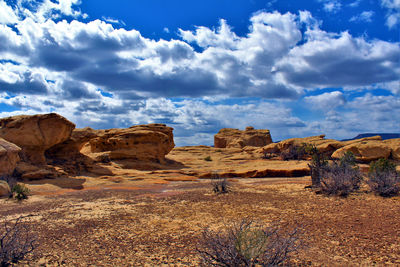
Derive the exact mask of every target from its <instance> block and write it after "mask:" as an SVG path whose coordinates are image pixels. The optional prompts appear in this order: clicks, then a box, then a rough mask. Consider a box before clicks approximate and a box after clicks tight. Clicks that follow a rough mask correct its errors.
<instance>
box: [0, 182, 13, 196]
mask: <svg viewBox="0 0 400 267" xmlns="http://www.w3.org/2000/svg"><path fill="white" fill-rule="evenodd" d="M10 191H11V190H10V186H9V185H8V183H7V182H6V181H2V180H0V198H1V197H8V196H9V195H10Z"/></svg>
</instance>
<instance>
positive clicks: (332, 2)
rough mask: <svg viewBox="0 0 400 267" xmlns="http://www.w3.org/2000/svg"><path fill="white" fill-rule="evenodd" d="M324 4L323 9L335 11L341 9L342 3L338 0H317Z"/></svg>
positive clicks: (330, 11)
mask: <svg viewBox="0 0 400 267" xmlns="http://www.w3.org/2000/svg"><path fill="white" fill-rule="evenodd" d="M318 2H322V3H323V4H324V10H325V11H326V12H329V13H337V12H338V11H340V10H341V9H342V4H341V3H340V1H338V0H318Z"/></svg>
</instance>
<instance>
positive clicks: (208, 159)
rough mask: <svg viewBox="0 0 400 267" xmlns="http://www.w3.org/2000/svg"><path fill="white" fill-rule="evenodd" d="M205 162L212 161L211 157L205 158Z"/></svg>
mask: <svg viewBox="0 0 400 267" xmlns="http://www.w3.org/2000/svg"><path fill="white" fill-rule="evenodd" d="M204 160H205V161H212V158H211V157H210V156H207V157H205V158H204Z"/></svg>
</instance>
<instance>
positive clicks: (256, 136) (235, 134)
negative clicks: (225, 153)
mask: <svg viewBox="0 0 400 267" xmlns="http://www.w3.org/2000/svg"><path fill="white" fill-rule="evenodd" d="M270 143H272V139H271V134H270V132H269V130H266V129H265V130H263V129H261V130H256V129H254V128H253V127H251V126H249V127H247V128H246V129H245V130H244V131H241V130H239V129H232V128H223V129H221V130H220V131H219V132H218V133H217V134H216V135H215V136H214V147H216V148H232V147H236V148H243V147H245V146H254V147H263V146H266V145H268V144H270Z"/></svg>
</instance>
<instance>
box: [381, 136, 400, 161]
mask: <svg viewBox="0 0 400 267" xmlns="http://www.w3.org/2000/svg"><path fill="white" fill-rule="evenodd" d="M384 142H385V144H387V145H388V146H389V147H390V149H391V155H392V158H393V159H395V160H400V138H396V139H388V140H385V141H384Z"/></svg>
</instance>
